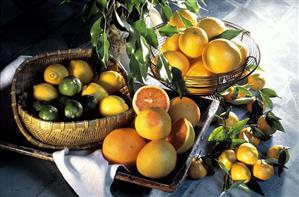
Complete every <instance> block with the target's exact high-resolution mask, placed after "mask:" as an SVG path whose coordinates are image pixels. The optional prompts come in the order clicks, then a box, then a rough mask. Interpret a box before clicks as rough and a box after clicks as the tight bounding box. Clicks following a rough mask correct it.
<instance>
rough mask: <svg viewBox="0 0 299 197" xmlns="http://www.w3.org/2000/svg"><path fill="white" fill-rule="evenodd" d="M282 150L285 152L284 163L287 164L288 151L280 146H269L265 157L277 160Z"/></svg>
mask: <svg viewBox="0 0 299 197" xmlns="http://www.w3.org/2000/svg"><path fill="white" fill-rule="evenodd" d="M282 150H284V151H286V162H288V161H289V158H290V155H289V151H288V149H287V148H286V147H284V146H282V145H274V146H271V147H270V148H269V149H268V152H267V157H268V158H269V159H279V154H280V151H282Z"/></svg>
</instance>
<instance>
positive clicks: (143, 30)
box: [133, 19, 147, 37]
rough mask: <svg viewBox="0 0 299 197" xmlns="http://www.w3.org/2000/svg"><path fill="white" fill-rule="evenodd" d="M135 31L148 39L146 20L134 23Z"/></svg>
mask: <svg viewBox="0 0 299 197" xmlns="http://www.w3.org/2000/svg"><path fill="white" fill-rule="evenodd" d="M133 29H134V30H135V31H136V32H138V33H140V34H141V35H142V36H144V37H146V35H147V27H146V24H145V21H144V19H140V20H138V21H135V22H134V23H133Z"/></svg>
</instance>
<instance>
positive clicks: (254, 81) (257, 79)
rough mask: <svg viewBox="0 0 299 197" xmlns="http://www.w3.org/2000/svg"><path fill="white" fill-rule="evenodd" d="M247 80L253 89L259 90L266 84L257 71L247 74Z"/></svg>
mask: <svg viewBox="0 0 299 197" xmlns="http://www.w3.org/2000/svg"><path fill="white" fill-rule="evenodd" d="M247 81H248V84H249V85H250V86H251V88H252V89H253V90H261V89H263V87H264V86H265V84H266V80H265V79H264V78H263V77H262V76H261V75H260V74H258V73H256V74H252V75H249V76H248V77H247Z"/></svg>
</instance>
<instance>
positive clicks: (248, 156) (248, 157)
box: [237, 143, 259, 165]
mask: <svg viewBox="0 0 299 197" xmlns="http://www.w3.org/2000/svg"><path fill="white" fill-rule="evenodd" d="M258 156H259V153H258V151H257V149H256V147H255V146H254V145H252V144H251V143H243V144H241V145H240V146H239V148H238V150H237V159H238V160H239V161H241V162H243V163H245V164H247V165H253V164H255V162H256V161H257V160H258Z"/></svg>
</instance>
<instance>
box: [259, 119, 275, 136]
mask: <svg viewBox="0 0 299 197" xmlns="http://www.w3.org/2000/svg"><path fill="white" fill-rule="evenodd" d="M257 127H258V128H259V129H260V130H261V131H262V132H263V133H264V134H265V135H268V136H269V135H272V134H273V133H275V129H273V128H272V127H271V126H270V125H269V123H268V122H267V120H266V116H265V115H262V116H261V117H259V119H258V120H257Z"/></svg>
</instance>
